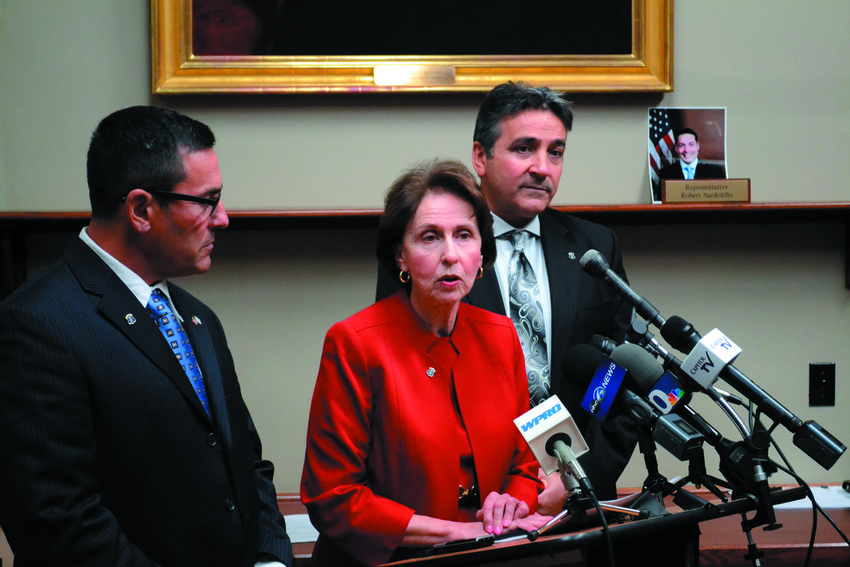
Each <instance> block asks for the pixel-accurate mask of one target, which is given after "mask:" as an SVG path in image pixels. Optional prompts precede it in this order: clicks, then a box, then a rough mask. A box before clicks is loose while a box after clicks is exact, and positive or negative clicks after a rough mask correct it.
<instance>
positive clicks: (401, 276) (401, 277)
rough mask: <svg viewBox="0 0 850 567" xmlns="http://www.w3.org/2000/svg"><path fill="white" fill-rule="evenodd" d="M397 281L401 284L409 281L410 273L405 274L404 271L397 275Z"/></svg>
mask: <svg viewBox="0 0 850 567" xmlns="http://www.w3.org/2000/svg"><path fill="white" fill-rule="evenodd" d="M398 280H399V281H400V282H401V283H407V282H409V281H410V272H405V271H404V270H402V271H400V272H399V273H398Z"/></svg>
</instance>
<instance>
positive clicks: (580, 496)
mask: <svg viewBox="0 0 850 567" xmlns="http://www.w3.org/2000/svg"><path fill="white" fill-rule="evenodd" d="M558 443H560V444H561V445H563V442H561V441H558V442H557V443H556V446H557V444H558ZM559 448H560V447H559ZM567 450H569V449H568V448H567ZM570 452H571V451H570ZM568 463H571V464H572V466H569V465H568ZM576 469H578V470H579V471H580V470H581V468H580V465H578V462H577V461H575V459H574V458H573V459H572V460H571V461H570V460H568V459H564V458H561V456H560V455H559V458H558V472H559V473H560V475H561V482H563V483H564V488H565V489H566V490H567V493H568V495H567V501H566V503H565V504H564V509H563V510H561V511H560V512H559V513H558V514H557V515H555V516H553V517H552V519H551V520H549V521H548V522H546V523H545V524H543V525H542V526H540V527H539V528H538V529H536V530H533V531H531V532H529V533H528V539H529V540H530V541H534V540H536V539H537V538H538V537H540V536H541V535H543V534H545V533H546V532H548V531H550V530H551V529H552V528H554V527H556V526H558V525H560V524H561V523H565V522H567V521H569V523H570V524H571V525H574V526H584V525H586V524H587V523H589V521H590V518H589V516H588V514H587V511H588V510H590V509H595V508H597V507H598V509H599V513H600V514H604V512H606V511H607V512H616V513H618V514H623V515H626V516H633V517H634V518H636V519H637V518H646V517H648V512H647V511H646V510H636V509H634V508H626V507H623V506H617V505H615V504H611V503H605V502H599V501H598V500H597V499H596V497H595V496H593V495H591V492H592V491H593V488H592V487H591V486H590V482H589V481H588V480H587V478H576V476H575V475H574V470H576ZM582 472H583V471H582ZM602 520H603V525H604V524H605V522H604V517H603V518H602Z"/></svg>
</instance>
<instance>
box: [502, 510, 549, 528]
mask: <svg viewBox="0 0 850 567" xmlns="http://www.w3.org/2000/svg"><path fill="white" fill-rule="evenodd" d="M551 519H552V516H541V515H540V514H531V515H529V516H526V517H525V518H518V519H516V520H514V523H513V524H511V526H510V528H509V529H511V530H524V531H526V532H533V531H534V530H539V529H540V528H541V527H543V524H545V523H546V522H548V521H549V520H551Z"/></svg>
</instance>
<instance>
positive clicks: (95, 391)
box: [0, 107, 292, 567]
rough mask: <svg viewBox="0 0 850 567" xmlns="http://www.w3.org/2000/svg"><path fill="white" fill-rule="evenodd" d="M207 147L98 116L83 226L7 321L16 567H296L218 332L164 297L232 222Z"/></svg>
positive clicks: (183, 132) (150, 118)
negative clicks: (87, 210)
mask: <svg viewBox="0 0 850 567" xmlns="http://www.w3.org/2000/svg"><path fill="white" fill-rule="evenodd" d="M214 142H215V138H214V136H213V134H212V132H211V131H210V130H209V128H208V127H207V126H205V125H204V124H201V123H200V122H198V121H196V120H193V119H191V118H188V117H186V116H183V115H181V114H178V113H176V112H172V111H169V110H165V109H161V108H155V107H131V108H127V109H124V110H120V111H118V112H115V113H113V114H111V115H110V116H108V117H106V118H105V119H104V120H103V121H102V122H101V123H100V125H99V126H98V128H97V129H96V130H95V132H94V134H93V136H92V139H91V144H90V146H89V152H88V164H87V166H88V181H89V194H90V200H91V206H92V218H91V222H90V224H89V226H88V227H86V228H85V229H83V231H82V232H81V233H80V237H79V239H77V240H76V241H75V242H74V243H72V244H71V246H70V248H69V249H68V251H67V252H66V253H65V255H64V257H63V258H62V260H61V261H59V262H58V263H57V264H55V265H54V266H52V267H51V268H49V269H48V270H46V271H45V272H44V273H42V274H41V275H39V276H37V277H36V278H34V279H32V280H30V281H29V282H27V283H26V284H24V285H23V286H22V287H21V288H20V289H19V290H17V291H16V292H14V293H13V294H12V295H10V296H9V297H8V298H7V299H6V300H5V301H4V302H3V303H2V307H0V367H2V374H0V463H2V466H0V526H2V528H3V530H4V532H5V534H6V536H7V538H8V540H9V543H10V545H11V547H12V550H13V552H14V553H15V564H16V565H20V566H27V565H52V564H62V565H90V566H94V565H103V566H104V567H105V566H125V565H127V566H129V565H173V566H175V567H177V566H179V567H184V566H192V565H197V566H199V567H200V566H209V565H233V566H237V565H239V566H246V567H247V566H251V565H255V564H266V565H281V564H286V565H289V566H291V565H292V546H291V544H290V541H289V538H288V536H287V534H286V530H285V525H284V520H283V517H282V516H281V515H280V512H279V510H278V508H277V503H276V494H275V488H274V484H273V482H272V476H273V472H274V467H273V466H272V464H271V463H270V462H268V461H264V460H262V457H261V444H260V439H259V436H258V434H257V432H256V430H255V428H254V424H253V422H252V420H251V416H250V414H249V412H248V409H247V408H246V406H245V403H244V401H243V399H242V395H241V393H240V387H239V382H238V380H237V376H236V371H235V369H234V367H233V360H232V358H231V356H230V351H229V350H228V347H227V342H226V340H225V336H224V332H223V330H222V328H221V324H220V322H219V320H218V318H217V317H216V315H215V314H214V313H213V312H212V311H211V310H210V309H209V308H208V307H207V306H205V305H204V304H203V303H201V302H200V301H198V300H197V299H195V298H194V297H192V296H191V295H189V294H188V293H187V292H186V291H184V290H182V289H181V288H179V287H177V286H176V285H174V284H172V283H170V282H167V281H166V280H167V278H174V277H179V276H186V275H190V274H198V273H202V272H205V271H207V270H208V269H209V267H210V252H211V251H212V248H213V242H214V239H215V234H216V231H217V230H219V229H223V228H225V227H226V226H227V224H228V219H227V213H226V211H225V210H224V206H223V205H222V204H220V203H219V200H220V199H221V190H222V182H221V174H220V172H219V167H218V160H217V158H216V155H215V152H214V151H213V149H212V148H213V144H214ZM149 305H150V307H149ZM151 309H153V312H150V311H149V310H151ZM184 335H185V336H184ZM166 336H168V338H166Z"/></svg>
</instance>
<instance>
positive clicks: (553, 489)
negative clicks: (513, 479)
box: [537, 469, 568, 516]
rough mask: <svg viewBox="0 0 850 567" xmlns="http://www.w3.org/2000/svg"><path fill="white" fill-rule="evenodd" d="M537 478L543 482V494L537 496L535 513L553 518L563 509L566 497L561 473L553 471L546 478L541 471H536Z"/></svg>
mask: <svg viewBox="0 0 850 567" xmlns="http://www.w3.org/2000/svg"><path fill="white" fill-rule="evenodd" d="M537 476H538V478H540V480H542V481H543V492H541V493H540V494H539V495H538V496H537V511H538V512H540V513H541V514H544V515H549V516H555V515H557V514H558V513H560V512H561V510H563V509H564V503H565V502H566V501H567V496H568V495H567V491H566V489H565V488H564V483H563V481H562V480H561V473H559V472H558V471H555V472H553V473H552V474H550V475H549V476H548V477H547V476H546V473H544V472H543V469H538V472H537Z"/></svg>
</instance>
